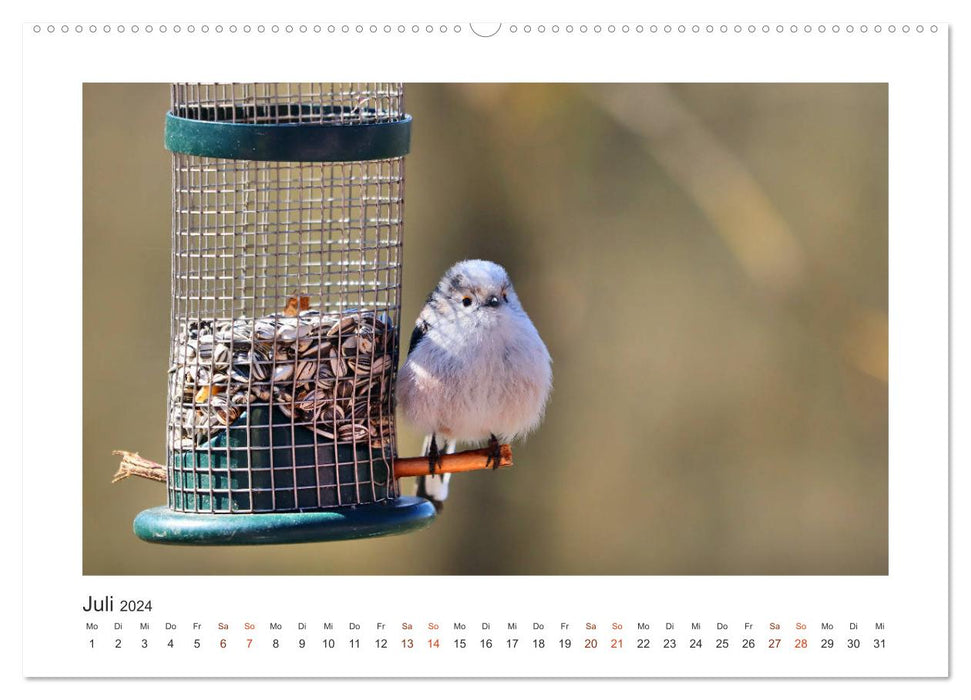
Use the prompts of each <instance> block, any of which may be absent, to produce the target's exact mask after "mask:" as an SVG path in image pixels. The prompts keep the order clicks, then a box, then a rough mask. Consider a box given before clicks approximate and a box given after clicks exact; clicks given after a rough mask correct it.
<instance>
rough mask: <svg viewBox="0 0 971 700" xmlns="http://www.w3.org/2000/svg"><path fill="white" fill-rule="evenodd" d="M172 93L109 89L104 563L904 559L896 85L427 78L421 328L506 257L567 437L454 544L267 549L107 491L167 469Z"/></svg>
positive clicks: (134, 568)
mask: <svg viewBox="0 0 971 700" xmlns="http://www.w3.org/2000/svg"><path fill="white" fill-rule="evenodd" d="M168 102H169V92H168V86H167V85H155V84H111V85H107V84H87V85H85V86H84V124H83V129H84V143H83V149H84V260H83V265H84V300H83V304H84V306H83V308H84V345H83V352H84V406H83V408H84V412H83V416H84V417H83V420H84V494H83V498H84V531H83V538H84V559H83V561H84V573H85V574H264V575H265V574H750V575H757V574H792V575H797V574H886V573H887V561H888V553H887V530H888V524H887V516H888V513H887V473H888V472H887V457H888V447H887V440H888V434H887V431H888V427H887V425H888V417H887V352H888V348H887V327H888V326H887V176H888V170H887V86H886V85H884V84H872V85H871V84H833V85H829V84H827V85H813V84H798V85H795V84H793V85H788V84H743V85H733V84H712V85H706V84H690V85H574V84H570V85H529V84H516V85H481V84H477V85H448V84H435V85H409V86H408V88H407V108H408V111H409V113H411V114H412V115H413V116H414V120H415V121H414V130H413V137H412V153H411V155H409V156H408V158H407V202H406V220H405V255H404V259H405V268H404V302H403V318H404V319H405V321H406V323H408V324H410V322H411V320H412V319H413V318H414V317H415V316H416V315H417V313H418V309H419V307H420V305H421V303H422V302H423V300H424V297H425V295H426V294H427V293H428V291H429V290H430V289H431V288H432V286H433V285H434V284H435V282H436V281H437V279H438V278H439V276H440V275H441V273H442V272H443V271H444V270H445V269H446V268H447V267H448V266H449V265H450V264H451V263H453V262H454V261H456V260H459V259H462V258H467V257H483V258H487V259H492V260H495V261H497V262H499V263H501V264H503V265H504V266H505V267H506V268H507V269H508V270H509V272H510V274H511V276H512V279H513V281H514V283H515V285H516V288H517V291H518V293H519V296H520V298H521V300H522V302H523V304H524V306H525V308H526V309H527V311H528V312H529V313H530V315H531V317H532V318H533V321H534V322H535V324H536V326H537V328H538V329H539V331H540V333H541V335H542V336H543V338H544V339H545V340H546V342H547V345H548V346H549V349H550V352H551V354H552V356H553V358H554V392H553V397H552V401H551V403H550V406H549V410H548V412H547V416H546V420H545V423H544V424H543V425H542V427H541V428H540V430H539V431H538V432H537V433H536V434H534V435H533V436H531V437H530V438H529V439H528V440H527V441H526V442H525V443H524V444H521V445H516V446H515V447H514V454H515V461H516V467H515V468H513V469H509V470H503V471H499V472H494V473H489V472H478V473H473V474H465V475H459V476H457V477H455V478H454V479H453V482H452V484H453V488H452V495H451V496H450V499H449V501H448V504H447V508H446V510H445V512H444V513H443V515H442V516H441V517H440V518H439V519H438V520H437V521H436V522H435V523H434V524H433V525H432V526H431V527H430V528H428V529H425V530H422V531H420V532H417V533H413V534H409V535H404V536H398V537H389V538H381V539H376V540H369V541H356V542H346V543H328V544H306V545H287V546H271V547H253V548H241V547H231V548H216V547H167V546H161V545H152V544H147V543H143V542H141V541H140V540H138V539H137V538H136V537H135V536H134V535H133V534H132V531H131V522H132V519H133V518H134V516H135V515H136V514H137V513H138V512H139V511H140V510H142V509H144V508H148V507H151V506H156V505H160V504H162V503H164V502H165V491H164V486H163V485H162V484H159V483H156V482H149V481H145V480H141V479H134V478H133V479H128V480H126V481H123V482H121V483H118V484H115V485H112V484H111V483H110V481H111V475H112V473H113V472H114V470H115V468H116V467H117V462H118V460H117V458H115V457H112V455H111V451H112V450H113V449H119V448H121V449H129V450H134V451H139V452H141V453H142V454H143V455H145V456H148V457H153V458H155V459H161V458H163V457H164V454H165V453H164V440H165V390H166V369H167V349H168V325H169V321H168V316H169V274H170V269H169V265H170V250H169V236H170V210H169V207H170V200H171V194H170V177H171V175H170V159H169V155H168V153H167V152H166V151H165V150H164V148H163V146H162V130H163V116H164V113H165V112H166V111H167V109H168ZM399 433H400V438H399V452H400V453H401V454H403V455H411V454H418V451H419V449H420V444H421V436H420V435H417V434H415V433H414V431H412V430H410V429H409V427H408V426H407V425H405V424H404V423H401V422H399ZM408 481H413V480H408ZM413 488H414V486H413V484H404V489H403V490H404V491H405V492H406V493H410V492H412V490H413Z"/></svg>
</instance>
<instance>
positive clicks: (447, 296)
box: [397, 260, 553, 510]
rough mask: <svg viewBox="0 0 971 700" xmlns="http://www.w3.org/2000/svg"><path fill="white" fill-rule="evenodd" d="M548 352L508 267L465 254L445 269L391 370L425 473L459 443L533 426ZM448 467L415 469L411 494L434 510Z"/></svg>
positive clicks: (548, 377) (541, 402) (541, 405)
mask: <svg viewBox="0 0 971 700" xmlns="http://www.w3.org/2000/svg"><path fill="white" fill-rule="evenodd" d="M551 362H552V360H551V359H550V354H549V351H547V349H546V346H545V345H544V344H543V341H542V339H541V338H540V337H539V333H537V332H536V328H535V327H534V326H533V324H532V322H531V321H530V320H529V316H527V315H526V312H525V311H523V307H522V306H521V305H520V303H519V298H518V297H517V296H516V292H515V291H513V287H512V283H511V282H510V281H509V275H508V274H506V271H505V270H504V269H503V268H502V267H500V266H499V265H497V264H495V263H492V262H488V261H486V260H464V261H462V262H459V263H456V264H455V265H453V266H452V267H451V268H449V270H448V271H447V272H446V273H445V276H444V277H442V279H441V281H440V282H439V283H438V286H437V287H435V290H434V291H433V292H432V293H431V294H429V295H428V299H427V301H426V302H425V306H424V307H423V308H422V310H421V313H420V314H419V316H418V321H417V322H416V323H415V330H414V332H413V333H412V335H411V344H410V346H409V348H408V359H407V360H406V361H405V364H404V366H403V367H402V368H401V371H400V372H399V374H398V383H397V397H398V405H399V406H401V408H402V410H403V412H404V415H405V418H407V419H408V421H410V422H411V423H413V424H414V425H415V426H417V427H418V428H420V429H422V430H423V431H425V433H427V437H426V439H425V453H426V454H427V455H428V462H429V472H431V471H432V470H433V469H434V466H435V465H436V464H439V463H440V457H439V455H440V448H439V442H438V441H439V440H442V441H444V442H445V445H444V451H445V452H454V451H455V446H456V443H458V442H477V441H482V440H486V439H488V440H489V447H490V449H491V455H490V458H489V459H490V462H491V463H492V466H493V468H495V467H496V466H498V463H499V441H500V440H502V441H511V440H513V439H514V438H516V437H521V436H523V435H525V434H526V433H528V432H530V431H531V430H533V429H534V428H535V427H536V426H537V425H539V422H540V420H541V419H542V417H543V411H544V409H545V407H546V401H547V399H548V398H549V394H550V389H551V387H552V381H553V374H552V371H551V368H550V363H551ZM449 476H450V475H449V474H441V475H432V474H429V475H427V476H424V477H421V478H420V479H419V483H418V495H419V496H423V497H425V498H428V499H429V500H431V501H432V502H433V503H434V504H435V507H436V508H437V509H439V510H441V507H442V503H443V501H444V500H445V498H446V497H447V496H448V480H449Z"/></svg>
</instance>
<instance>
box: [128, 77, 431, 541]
mask: <svg viewBox="0 0 971 700" xmlns="http://www.w3.org/2000/svg"><path fill="white" fill-rule="evenodd" d="M410 126H411V117H409V116H408V115H407V114H405V112H404V91H403V87H402V86H401V85H400V84H394V83H367V84H356V83H355V84H316V83H315V84H300V85H297V84H231V85H230V84H227V85H217V84H212V85H204V84H202V85H201V84H195V83H192V84H189V83H185V84H176V85H173V86H172V107H171V111H170V112H169V113H168V114H167V115H166V125H165V145H166V148H167V149H168V150H169V151H171V152H172V307H171V326H170V338H171V344H170V353H169V370H168V404H167V426H166V428H167V430H166V442H167V449H166V463H165V470H166V475H165V476H166V484H167V491H168V502H167V504H166V505H165V506H161V507H158V508H152V509H149V510H146V511H144V512H142V513H140V514H139V515H138V516H137V518H136V519H135V523H134V530H135V533H136V534H137V535H138V536H139V537H140V538H142V539H144V540H148V541H151V542H163V543H177V544H260V543H285V542H308V541H323V540H337V539H350V538H359V537H372V536H379V535H387V534H394V533H401V532H406V531H408V530H413V529H416V528H419V527H422V526H424V525H426V524H428V523H429V522H430V521H431V520H432V519H433V518H434V515H435V511H434V508H433V507H432V505H431V504H430V503H429V502H428V501H425V500H424V499H420V498H415V497H408V496H402V495H400V494H399V493H398V486H397V481H396V479H395V474H394V471H393V462H394V456H395V454H396V435H395V420H394V397H393V387H394V379H395V372H396V368H397V364H398V351H399V340H400V289H401V273H402V270H401V257H402V242H401V239H402V237H401V233H402V224H403V220H402V219H403V206H404V156H405V154H406V153H407V152H408V149H409V142H410Z"/></svg>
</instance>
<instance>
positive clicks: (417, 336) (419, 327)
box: [408, 318, 428, 355]
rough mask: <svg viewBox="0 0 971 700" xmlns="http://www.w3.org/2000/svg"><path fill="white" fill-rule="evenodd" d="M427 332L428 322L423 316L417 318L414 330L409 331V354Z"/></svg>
mask: <svg viewBox="0 0 971 700" xmlns="http://www.w3.org/2000/svg"><path fill="white" fill-rule="evenodd" d="M427 332H428V322H427V321H425V320H424V319H423V318H419V319H418V322H417V323H415V330H413V331H412V332H411V342H410V343H408V354H409V355H410V354H411V353H412V351H413V350H414V349H415V348H416V347H418V343H420V342H421V339H422V338H424V337H425V334H426V333H427Z"/></svg>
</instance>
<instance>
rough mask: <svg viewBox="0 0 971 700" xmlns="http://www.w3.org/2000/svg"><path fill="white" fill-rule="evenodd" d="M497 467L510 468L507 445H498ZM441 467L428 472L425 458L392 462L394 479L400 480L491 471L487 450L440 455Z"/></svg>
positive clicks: (402, 459) (405, 458) (509, 448)
mask: <svg viewBox="0 0 971 700" xmlns="http://www.w3.org/2000/svg"><path fill="white" fill-rule="evenodd" d="M499 454H500V458H499V465H498V466H499V467H501V468H505V467H511V466H512V448H511V447H510V446H509V445H499ZM441 457H442V464H441V466H438V465H436V467H435V471H434V472H429V471H428V458H427V457H404V458H401V457H399V458H398V459H396V460H395V461H394V478H395V479H400V478H402V477H404V476H424V475H425V474H429V473H435V474H446V473H449V474H454V473H456V472H472V471H476V470H477V469H491V468H492V466H491V465H487V463H488V460H489V450H488V449H481V450H466V451H465V452H456V453H455V454H450V455H442V456H441Z"/></svg>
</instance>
